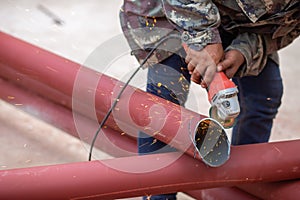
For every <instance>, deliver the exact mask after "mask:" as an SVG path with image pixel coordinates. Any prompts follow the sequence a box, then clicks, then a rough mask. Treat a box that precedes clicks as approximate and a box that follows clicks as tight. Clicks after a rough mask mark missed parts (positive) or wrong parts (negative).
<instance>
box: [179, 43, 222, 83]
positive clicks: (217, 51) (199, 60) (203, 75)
mask: <svg viewBox="0 0 300 200" xmlns="http://www.w3.org/2000/svg"><path fill="white" fill-rule="evenodd" d="M184 48H185V51H186V54H187V56H186V58H185V61H186V63H187V64H188V70H189V72H190V74H191V80H192V81H193V82H195V83H197V84H200V85H201V86H202V87H203V88H206V87H207V86H209V84H210V83H211V81H212V80H213V77H214V75H215V73H216V71H217V64H218V63H219V62H220V60H221V59H222V57H223V53H224V52H223V47H222V44H210V45H207V46H206V47H205V48H204V49H202V50H201V51H196V50H193V49H191V48H188V47H187V46H184Z"/></svg>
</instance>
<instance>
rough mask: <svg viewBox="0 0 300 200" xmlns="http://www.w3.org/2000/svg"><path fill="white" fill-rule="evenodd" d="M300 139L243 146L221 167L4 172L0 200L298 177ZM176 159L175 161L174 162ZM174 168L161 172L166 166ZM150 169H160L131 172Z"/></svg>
mask: <svg viewBox="0 0 300 200" xmlns="http://www.w3.org/2000/svg"><path fill="white" fill-rule="evenodd" d="M299 145H300V140H297V141H288V142H277V143H266V144H255V145H244V146H239V147H236V148H234V149H233V152H232V157H231V160H230V161H229V162H226V163H225V164H224V165H223V166H221V167H219V168H208V167H207V166H205V164H204V163H201V162H200V163H199V162H198V161H197V160H195V159H193V158H191V157H189V156H187V155H183V156H181V157H179V158H178V157H177V155H178V153H167V154H155V155H147V156H135V157H125V158H117V159H111V160H105V161H92V162H85V163H73V164H63V165H55V166H43V167H34V168H27V169H13V170H4V171H0V177H1V178H0V198H1V199H22V198H24V197H26V198H28V199H102V200H103V199H116V198H124V197H133V196H142V195H152V194H159V193H169V192H175V191H190V190H196V189H204V188H213V187H225V186H233V185H238V184H242V183H252V182H262V181H264V182H266V181H278V180H289V179H292V178H299V177H300V169H299V166H300V159H299V158H298V157H296V156H294V152H295V151H297V150H298V148H299ZM174 158H176V159H174ZM170 160H172V163H171V164H169V165H167V166H165V167H163V168H159V166H160V165H161V163H162V162H167V161H170ZM149 163H151V167H152V168H153V169H155V168H156V167H157V170H155V171H151V172H144V173H132V172H131V171H140V170H141V169H145V168H147V167H148V166H149Z"/></svg>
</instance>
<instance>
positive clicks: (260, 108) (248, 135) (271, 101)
mask: <svg viewBox="0 0 300 200" xmlns="http://www.w3.org/2000/svg"><path fill="white" fill-rule="evenodd" d="M233 81H234V82H235V84H236V85H237V86H238V89H239V95H238V96H239V103H240V107H241V112H240V114H239V116H238V118H237V123H236V125H235V126H234V127H233V130H232V141H231V143H232V145H242V144H254V143H263V142H268V141H269V138H270V134H271V129H272V126H273V119H274V118H275V116H276V114H277V112H278V108H279V106H280V104H281V98H282V94H283V84H282V79H281V75H280V70H279V66H278V65H277V64H276V63H275V62H273V61H272V60H271V59H268V61H267V64H266V66H265V68H264V69H263V71H262V72H261V73H260V74H259V75H258V76H246V77H242V78H234V79H233Z"/></svg>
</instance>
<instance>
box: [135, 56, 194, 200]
mask: <svg viewBox="0 0 300 200" xmlns="http://www.w3.org/2000/svg"><path fill="white" fill-rule="evenodd" d="M189 86H190V74H189V73H188V70H187V66H186V64H185V61H184V58H182V57H181V56H179V55H175V54H174V55H173V56H171V57H169V58H168V59H166V60H164V61H163V62H161V63H160V64H156V65H154V66H151V67H149V68H148V77H147V92H149V93H152V94H155V95H157V96H159V97H162V98H164V99H167V100H169V101H171V102H173V103H176V104H178V105H181V106H184V103H185V102H186V100H187V95H188V90H189ZM171 151H176V149H174V148H172V147H170V146H169V145H166V144H165V143H163V142H160V141H155V142H154V138H152V137H149V136H147V135H146V134H145V133H142V132H140V133H139V138H138V152H139V154H140V155H145V154H151V153H163V152H171ZM143 199H145V200H146V199H149V198H147V197H143ZM150 199H151V200H167V199H168V200H176V193H172V194H162V195H156V196H155V195H154V196H151V197H150Z"/></svg>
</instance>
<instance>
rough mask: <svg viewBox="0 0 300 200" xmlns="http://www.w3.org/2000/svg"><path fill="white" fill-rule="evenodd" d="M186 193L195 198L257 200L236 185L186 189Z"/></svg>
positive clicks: (203, 199)
mask: <svg viewBox="0 0 300 200" xmlns="http://www.w3.org/2000/svg"><path fill="white" fill-rule="evenodd" d="M186 194H188V195H190V196H191V197H193V198H195V199H197V200H207V199H210V200H219V199H222V200H235V199H242V200H258V198H257V197H255V196H253V195H251V194H249V193H247V192H244V191H242V190H240V189H238V188H236V187H222V188H210V189H203V190H194V191H188V192H186Z"/></svg>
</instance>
